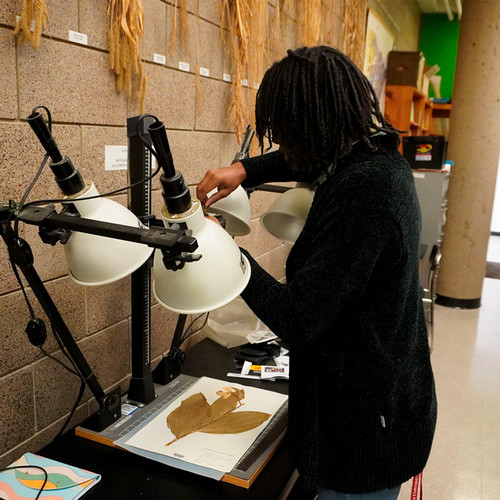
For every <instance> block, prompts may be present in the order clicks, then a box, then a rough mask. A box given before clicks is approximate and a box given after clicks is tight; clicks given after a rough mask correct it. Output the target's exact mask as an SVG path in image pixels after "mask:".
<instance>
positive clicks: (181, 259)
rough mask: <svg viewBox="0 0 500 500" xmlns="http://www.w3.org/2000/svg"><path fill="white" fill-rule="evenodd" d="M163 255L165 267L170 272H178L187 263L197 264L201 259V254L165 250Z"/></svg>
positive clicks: (162, 251)
mask: <svg viewBox="0 0 500 500" xmlns="http://www.w3.org/2000/svg"><path fill="white" fill-rule="evenodd" d="M161 253H162V255H163V259H162V260H163V265H164V266H165V267H166V268H167V269H169V270H170V271H178V270H179V269H182V268H183V267H184V265H185V264H186V262H196V261H198V260H200V259H201V255H200V254H192V253H187V252H177V251H175V250H174V251H172V250H166V249H164V248H162V249H161Z"/></svg>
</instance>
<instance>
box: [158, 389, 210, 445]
mask: <svg viewBox="0 0 500 500" xmlns="http://www.w3.org/2000/svg"><path fill="white" fill-rule="evenodd" d="M210 422H211V408H210V405H209V404H208V403H207V400H206V398H205V396H204V395H203V394H202V393H201V392H199V393H197V394H193V395H192V396H190V397H189V398H187V399H185V400H184V401H182V403H181V404H180V406H179V407H178V408H176V409H175V410H174V411H172V412H171V413H169V415H168V416H167V425H168V427H169V429H170V431H171V432H172V434H173V435H174V436H175V437H176V438H177V439H180V438H181V437H184V436H187V435H188V434H190V433H191V432H195V431H197V430H199V429H200V428H201V427H203V426H205V425H207V424H208V423H210Z"/></svg>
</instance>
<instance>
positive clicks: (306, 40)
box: [297, 0, 321, 47]
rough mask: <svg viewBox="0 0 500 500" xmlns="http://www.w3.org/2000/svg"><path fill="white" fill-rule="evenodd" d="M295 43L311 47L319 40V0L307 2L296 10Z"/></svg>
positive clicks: (308, 0)
mask: <svg viewBox="0 0 500 500" xmlns="http://www.w3.org/2000/svg"><path fill="white" fill-rule="evenodd" d="M297 30H298V31H297V39H298V40H297V41H298V44H299V45H302V46H306V47H313V46H315V45H318V44H319V43H320V40H321V0H307V2H302V3H301V5H300V7H299V8H298V9H297Z"/></svg>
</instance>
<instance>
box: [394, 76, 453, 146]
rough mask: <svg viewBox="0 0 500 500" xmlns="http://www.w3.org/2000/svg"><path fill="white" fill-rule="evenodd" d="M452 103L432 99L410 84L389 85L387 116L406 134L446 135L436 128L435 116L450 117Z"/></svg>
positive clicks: (403, 134)
mask: <svg viewBox="0 0 500 500" xmlns="http://www.w3.org/2000/svg"><path fill="white" fill-rule="evenodd" d="M450 112H451V104H440V103H439V104H438V103H433V102H432V101H430V100H429V99H428V98H427V97H426V95H425V94H423V93H422V92H420V91H419V90H417V89H416V88H415V87H412V86H410V85H387V86H386V89H385V118H386V120H387V121H388V122H389V123H391V124H392V125H393V126H394V127H396V128H397V129H398V130H401V132H402V133H401V137H403V136H405V135H446V133H445V132H446V131H445V130H436V126H435V118H440V119H448V118H449V116H450Z"/></svg>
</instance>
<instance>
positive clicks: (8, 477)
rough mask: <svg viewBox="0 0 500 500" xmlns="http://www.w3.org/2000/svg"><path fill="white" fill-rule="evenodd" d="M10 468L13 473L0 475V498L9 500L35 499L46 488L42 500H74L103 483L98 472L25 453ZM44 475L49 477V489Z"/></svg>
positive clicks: (8, 471)
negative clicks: (48, 499) (43, 499)
mask: <svg viewBox="0 0 500 500" xmlns="http://www.w3.org/2000/svg"><path fill="white" fill-rule="evenodd" d="M33 466H36V467H33ZM10 467H12V469H10V470H5V471H2V472H0V498H1V499H5V500H27V499H34V498H36V497H37V495H38V493H39V492H40V489H41V488H42V486H43V491H42V492H41V494H40V496H39V497H38V498H46V497H50V499H51V500H74V499H76V498H80V497H81V496H82V495H83V494H84V493H86V492H87V491H88V490H89V489H90V488H92V487H93V486H94V485H95V484H97V483H98V482H99V481H100V480H101V475H100V474H97V473H95V472H89V471H87V470H85V469H80V468H79V467H74V466H72V465H68V464H63V463H62V462H58V461H56V460H51V459H50V458H44V457H41V456H39V455H34V454H33V453H25V454H24V455H23V456H22V457H21V458H19V459H18V460H16V461H15V462H14V463H12V464H11V465H9V468H10ZM14 467H15V468H14ZM41 468H43V470H42V469H41ZM44 471H45V472H46V473H47V482H46V483H45V485H44V484H43V483H44V481H45V474H44Z"/></svg>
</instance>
